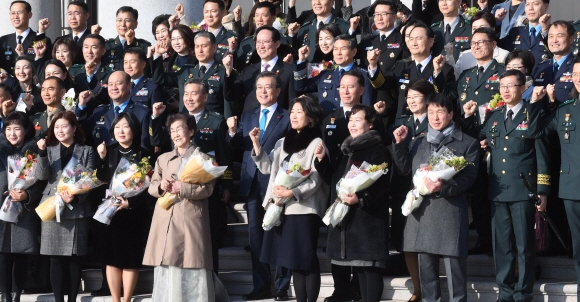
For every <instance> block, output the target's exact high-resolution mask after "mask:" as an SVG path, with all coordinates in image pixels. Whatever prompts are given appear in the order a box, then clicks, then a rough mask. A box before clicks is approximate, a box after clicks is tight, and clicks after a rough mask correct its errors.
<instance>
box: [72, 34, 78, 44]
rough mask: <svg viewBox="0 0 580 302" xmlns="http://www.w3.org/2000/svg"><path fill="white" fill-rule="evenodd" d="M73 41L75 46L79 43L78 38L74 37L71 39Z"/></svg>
mask: <svg viewBox="0 0 580 302" xmlns="http://www.w3.org/2000/svg"><path fill="white" fill-rule="evenodd" d="M73 40H74V41H75V44H78V43H79V37H78V36H75V37H74V38H73Z"/></svg>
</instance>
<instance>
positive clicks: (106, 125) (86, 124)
mask: <svg viewBox="0 0 580 302" xmlns="http://www.w3.org/2000/svg"><path fill="white" fill-rule="evenodd" d="M85 111H86V109H85V110H81V109H79V108H78V107H77V109H76V110H75V115H76V116H77V119H78V120H79V121H81V126H82V127H83V130H84V131H85V134H86V137H87V145H92V146H94V147H95V148H96V147H97V146H98V145H100V144H101V143H102V142H105V144H107V145H111V144H113V143H116V142H117V141H116V140H115V138H114V137H111V134H110V133H109V129H111V124H112V123H113V120H114V119H115V111H114V106H113V104H112V102H111V103H110V104H108V105H101V106H99V107H97V108H96V109H95V111H94V112H93V114H92V115H91V116H88V117H87V116H86V112H85ZM121 112H131V113H133V114H134V115H135V116H136V117H137V120H138V121H139V123H140V124H141V148H143V149H145V150H147V152H149V153H150V154H153V148H152V147H151V139H150V138H149V136H150V135H149V124H150V120H151V110H150V109H149V108H148V107H147V106H145V105H142V104H138V103H135V102H134V101H132V100H131V101H129V103H128V104H127V107H125V109H124V110H123V111H121Z"/></svg>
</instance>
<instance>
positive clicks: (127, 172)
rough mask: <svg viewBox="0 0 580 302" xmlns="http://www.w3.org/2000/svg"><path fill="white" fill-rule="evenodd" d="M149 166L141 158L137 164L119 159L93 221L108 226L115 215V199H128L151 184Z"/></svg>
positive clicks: (145, 159)
mask: <svg viewBox="0 0 580 302" xmlns="http://www.w3.org/2000/svg"><path fill="white" fill-rule="evenodd" d="M151 171H152V169H151V164H150V163H149V158H147V157H143V158H142V159H141V161H140V162H139V163H136V162H131V161H129V160H127V159H126V158H124V157H123V158H121V160H120V161H119V165H118V166H117V169H115V174H114V175H113V179H112V180H111V184H110V185H109V189H108V190H107V196H106V198H103V202H102V203H101V204H100V205H99V207H98V209H97V211H96V213H95V215H94V216H93V219H95V220H97V221H98V222H101V223H104V224H106V225H109V224H110V223H111V220H112V219H113V217H114V216H115V213H117V209H118V207H117V206H116V205H117V204H119V200H118V199H117V197H123V198H130V197H134V196H137V195H139V194H141V193H142V192H143V191H145V190H146V189H147V188H149V185H150V184H151Z"/></svg>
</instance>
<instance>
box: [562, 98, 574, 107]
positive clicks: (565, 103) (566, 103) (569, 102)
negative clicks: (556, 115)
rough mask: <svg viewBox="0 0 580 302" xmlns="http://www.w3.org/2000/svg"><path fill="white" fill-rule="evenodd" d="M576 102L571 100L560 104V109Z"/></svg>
mask: <svg viewBox="0 0 580 302" xmlns="http://www.w3.org/2000/svg"><path fill="white" fill-rule="evenodd" d="M575 101H576V100H575V99H569V100H567V101H565V102H564V103H562V104H560V105H559V106H558V107H564V106H566V105H568V104H572V103H574V102H575Z"/></svg>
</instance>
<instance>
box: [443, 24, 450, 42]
mask: <svg viewBox="0 0 580 302" xmlns="http://www.w3.org/2000/svg"><path fill="white" fill-rule="evenodd" d="M450 36H451V25H449V24H447V26H445V37H444V38H445V43H447V41H449V37H450Z"/></svg>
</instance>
